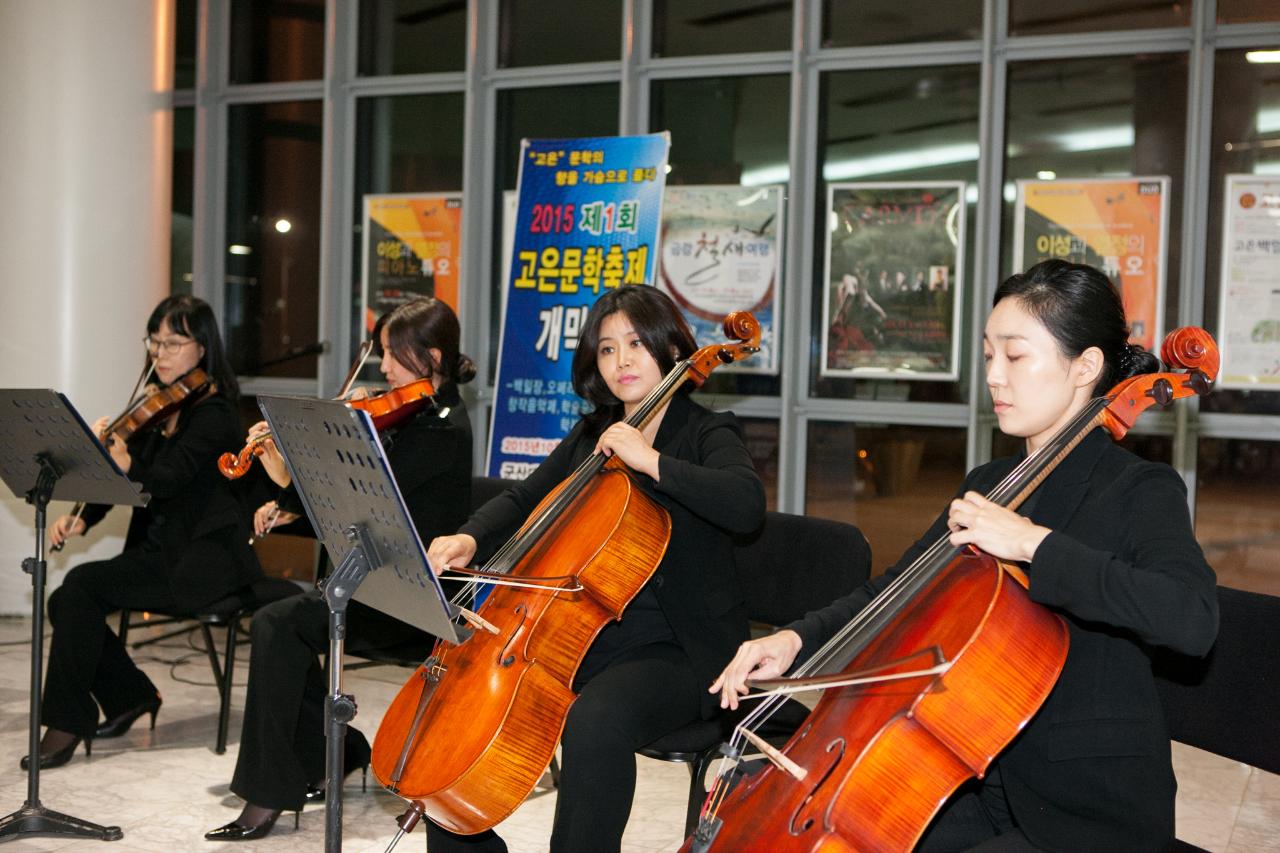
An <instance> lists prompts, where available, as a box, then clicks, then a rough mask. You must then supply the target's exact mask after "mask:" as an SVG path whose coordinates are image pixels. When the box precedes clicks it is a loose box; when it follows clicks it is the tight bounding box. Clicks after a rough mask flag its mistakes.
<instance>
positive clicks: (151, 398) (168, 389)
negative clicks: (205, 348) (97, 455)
mask: <svg viewBox="0 0 1280 853" xmlns="http://www.w3.org/2000/svg"><path fill="white" fill-rule="evenodd" d="M212 385H213V380H212V379H210V378H209V375H208V374H207V373H205V372H204V371H203V370H201V369H200V368H199V367H197V368H195V369H193V370H191V371H188V372H187V373H185V374H183V375H182V376H179V377H178V378H177V379H175V380H173V382H171V383H170V384H168V385H166V386H164V387H163V388H159V389H157V390H155V391H153V392H151V393H150V394H147V395H146V396H145V397H143V398H142V399H140V400H138V401H137V402H136V403H134V404H133V405H132V406H130V407H129V408H128V409H126V410H125V411H124V413H123V414H121V415H120V416H119V417H118V418H116V419H115V420H114V421H112V422H111V423H110V424H108V425H107V428H106V431H104V432H103V434H102V440H103V443H104V444H105V443H106V441H107V439H116V440H118V441H128V440H129V438H130V437H132V436H133V435H134V434H136V433H138V432H141V431H142V430H144V429H149V428H150V427H153V426H155V425H156V424H159V423H162V422H163V421H164V419H165V418H167V417H169V415H171V414H173V413H174V412H176V411H177V410H178V409H180V408H181V407H182V406H183V405H184V404H185V403H186V402H187V401H188V400H189V399H191V397H192V395H194V394H200V393H202V392H203V391H206V390H208V389H209V388H210V386H212Z"/></svg>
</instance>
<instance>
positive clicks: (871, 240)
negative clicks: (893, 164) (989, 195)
mask: <svg viewBox="0 0 1280 853" xmlns="http://www.w3.org/2000/svg"><path fill="white" fill-rule="evenodd" d="M964 188H965V184H964V182H963V181H936V182H916V181H909V182H901V183H883V184H832V185H831V186H830V188H829V190H828V194H827V202H828V218H829V233H828V237H829V239H828V240H827V259H826V273H825V277H824V278H823V282H824V283H825V285H826V287H825V288H824V290H823V300H822V311H823V321H822V353H821V359H822V371H821V372H822V375H823V376H833V377H835V376H839V377H850V378H858V379H866V378H884V379H914V380H947V379H955V378H956V377H957V376H958V375H959V368H958V365H959V358H960V319H961V318H960V310H959V308H960V306H961V305H962V304H963V302H962V299H961V293H962V290H963V271H964Z"/></svg>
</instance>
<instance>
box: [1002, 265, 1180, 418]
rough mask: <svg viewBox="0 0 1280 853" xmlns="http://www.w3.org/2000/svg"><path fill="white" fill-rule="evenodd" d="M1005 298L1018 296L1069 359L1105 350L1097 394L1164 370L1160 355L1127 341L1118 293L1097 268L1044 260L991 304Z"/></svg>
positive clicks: (1006, 284) (1009, 282) (1006, 286)
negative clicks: (1093, 348) (1161, 365)
mask: <svg viewBox="0 0 1280 853" xmlns="http://www.w3.org/2000/svg"><path fill="white" fill-rule="evenodd" d="M1007 297H1015V298H1017V299H1018V300H1019V301H1020V303H1021V305H1022V307H1023V308H1025V309H1026V310H1027V312H1028V313H1029V314H1031V316H1033V317H1035V318H1036V319H1037V320H1039V321H1040V323H1041V324H1042V325H1043V326H1044V327H1045V328H1046V329H1048V330H1049V334H1050V335H1052V336H1053V339H1054V340H1055V341H1056V342H1057V344H1058V351H1059V352H1061V353H1062V355H1063V356H1064V357H1065V358H1068V359H1074V358H1076V357H1078V356H1079V355H1080V353H1082V352H1084V351H1085V350H1087V349H1088V348H1089V347H1097V348H1098V349H1099V350H1101V351H1102V356H1103V358H1104V359H1105V366H1104V368H1103V371H1102V373H1101V375H1099V377H1098V381H1097V382H1096V383H1095V384H1094V386H1093V393H1094V394H1095V395H1096V394H1100V393H1105V392H1106V391H1109V390H1110V389H1111V388H1112V387H1114V386H1115V385H1116V384H1117V383H1119V382H1121V381H1123V380H1125V379H1129V378H1130V377H1133V376H1138V375H1140V374H1143V373H1154V372H1156V371H1157V370H1159V369H1160V360H1159V359H1157V358H1156V357H1155V356H1154V355H1152V354H1151V353H1149V352H1147V351H1146V350H1145V349H1143V348H1142V347H1140V346H1138V345H1137V344H1131V343H1129V324H1128V323H1127V322H1126V321H1125V316H1124V303H1123V302H1122V301H1121V299H1120V293H1119V292H1118V291H1117V290H1116V288H1115V285H1113V284H1112V283H1111V281H1110V280H1109V279H1108V278H1107V277H1106V276H1105V275H1103V274H1102V272H1100V271H1099V270H1097V269H1095V268H1094V267H1091V266H1086V265H1084V264H1073V263H1070V262H1068V261H1062V260H1057V259H1053V260H1048V261H1041V262H1040V263H1038V264H1036V265H1035V266H1033V267H1031V268H1030V269H1029V270H1027V271H1026V272H1024V273H1016V274H1014V275H1011V276H1009V277H1008V278H1007V279H1005V280H1004V281H1003V282H1002V283H1001V284H1000V286H999V287H998V288H996V295H995V299H994V300H992V303H991V304H992V305H993V306H995V305H998V304H1000V301H1001V300H1002V299H1005V298H1007Z"/></svg>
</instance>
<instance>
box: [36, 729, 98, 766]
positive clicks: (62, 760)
mask: <svg viewBox="0 0 1280 853" xmlns="http://www.w3.org/2000/svg"><path fill="white" fill-rule="evenodd" d="M82 740H83V741H84V754H85V757H86V758H88V757H89V756H90V755H91V754H92V753H93V738H90V737H87V738H80V737H77V738H75V739H74V740H72V741H71V743H69V744H67V745H66V746H64V747H62V749H58V750H54V751H52V752H44V751H41V753H40V769H41V770H49V769H50V768H53V767H61V766H62V765H64V764H66V763H67V762H68V761H70V760H71V756H73V755H75V754H76V747H77V746H79V745H80V741H82ZM18 766H19V767H21V768H22V769H23V770H26V769H28V768H29V767H30V766H31V756H29V755H24V756H22V760H21V761H19V762H18Z"/></svg>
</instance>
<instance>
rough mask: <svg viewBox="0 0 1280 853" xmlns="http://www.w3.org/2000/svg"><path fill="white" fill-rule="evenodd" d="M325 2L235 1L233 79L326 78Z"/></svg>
mask: <svg viewBox="0 0 1280 853" xmlns="http://www.w3.org/2000/svg"><path fill="white" fill-rule="evenodd" d="M324 6H325V0H292V2H289V3H273V2H269V0H232V2H231V62H230V66H231V74H230V78H231V82H232V83H284V82H289V81H293V80H319V79H320V78H321V77H323V76H324Z"/></svg>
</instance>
